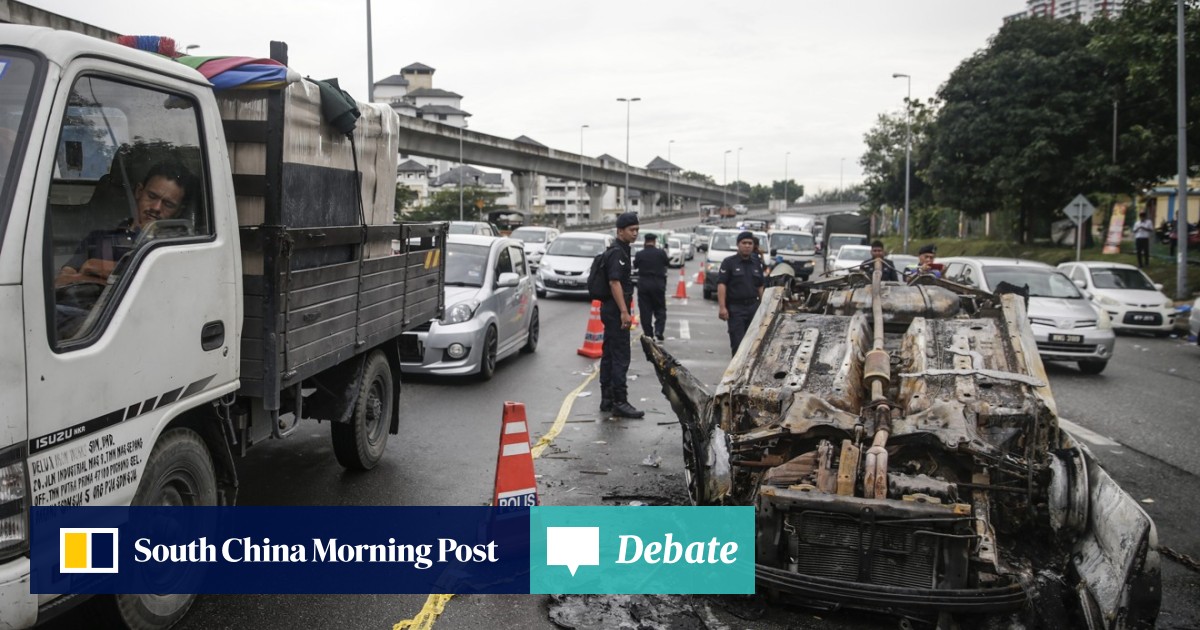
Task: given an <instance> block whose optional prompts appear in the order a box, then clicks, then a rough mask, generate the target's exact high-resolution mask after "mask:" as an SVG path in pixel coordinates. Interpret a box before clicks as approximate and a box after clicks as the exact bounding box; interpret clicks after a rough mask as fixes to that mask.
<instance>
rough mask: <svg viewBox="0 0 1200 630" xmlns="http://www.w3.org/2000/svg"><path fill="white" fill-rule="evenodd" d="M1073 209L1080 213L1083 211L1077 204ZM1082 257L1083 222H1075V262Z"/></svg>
mask: <svg viewBox="0 0 1200 630" xmlns="http://www.w3.org/2000/svg"><path fill="white" fill-rule="evenodd" d="M1075 207H1076V208H1078V209H1079V210H1080V211H1082V210H1083V208H1082V207H1080V205H1079V204H1075ZM1082 255H1083V221H1076V222H1075V262H1079V258H1080V257H1081V256H1082Z"/></svg>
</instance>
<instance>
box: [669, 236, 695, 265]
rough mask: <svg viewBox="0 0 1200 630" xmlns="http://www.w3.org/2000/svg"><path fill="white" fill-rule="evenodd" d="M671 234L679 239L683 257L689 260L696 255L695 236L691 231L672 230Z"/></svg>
mask: <svg viewBox="0 0 1200 630" xmlns="http://www.w3.org/2000/svg"><path fill="white" fill-rule="evenodd" d="M671 236H673V237H675V238H677V239H679V244H680V245H682V246H683V259H684V260H691V259H693V258H695V257H696V238H695V236H696V235H695V234H692V233H691V232H672V233H671Z"/></svg>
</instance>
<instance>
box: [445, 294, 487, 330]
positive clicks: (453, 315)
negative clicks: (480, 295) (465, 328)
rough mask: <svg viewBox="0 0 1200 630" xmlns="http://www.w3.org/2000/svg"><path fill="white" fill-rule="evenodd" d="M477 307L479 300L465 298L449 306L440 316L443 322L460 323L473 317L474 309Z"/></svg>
mask: <svg viewBox="0 0 1200 630" xmlns="http://www.w3.org/2000/svg"><path fill="white" fill-rule="evenodd" d="M478 308H479V300H467V301H466V302H459V303H458V304H455V305H454V306H451V307H450V309H449V310H447V311H446V315H445V317H443V318H442V323H443V324H447V325H449V324H461V323H463V322H465V321H470V319H471V318H472V317H475V309H478Z"/></svg>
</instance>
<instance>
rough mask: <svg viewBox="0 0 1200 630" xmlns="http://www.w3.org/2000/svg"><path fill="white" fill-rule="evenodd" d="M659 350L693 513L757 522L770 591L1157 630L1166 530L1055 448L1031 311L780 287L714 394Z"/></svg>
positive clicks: (910, 293)
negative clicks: (726, 512) (728, 511)
mask: <svg viewBox="0 0 1200 630" xmlns="http://www.w3.org/2000/svg"><path fill="white" fill-rule="evenodd" d="M872 276H873V277H872ZM642 344H643V348H644V350H645V352H646V356H647V358H648V359H649V360H650V361H651V362H652V363H653V364H654V366H655V370H656V372H657V374H658V378H659V381H660V382H661V383H662V386H663V391H664V393H665V394H666V395H667V398H668V399H669V400H670V402H671V405H672V407H673V408H674V410H675V412H676V414H677V415H678V417H679V421H680V423H681V424H682V428H683V449H684V460H685V464H686V467H687V471H686V472H687V480H688V492H689V494H690V495H691V500H692V501H693V502H694V503H696V504H702V505H712V504H730V505H753V506H754V507H755V510H756V524H757V538H756V566H757V571H756V573H757V581H758V585H759V589H760V591H762V592H765V593H768V594H772V595H778V596H780V597H783V598H786V599H787V600H788V601H792V602H797V603H801V604H811V605H818V606H823V607H842V606H844V607H850V608H859V609H866V610H873V611H879V612H884V613H889V614H894V615H899V616H901V617H904V618H909V619H916V620H921V621H924V622H926V623H931V624H937V626H938V627H946V628H949V627H956V625H959V624H964V625H963V626H962V627H981V626H984V625H990V624H992V623H998V624H1001V625H1004V626H1011V625H1013V624H1014V623H1015V624H1018V627H1020V626H1023V627H1027V628H1035V627H1041V628H1088V629H1098V628H1107V629H1111V628H1142V627H1146V628H1149V627H1153V625H1154V622H1155V619H1156V617H1157V615H1158V609H1159V601H1160V575H1159V562H1160V559H1159V554H1158V552H1157V550H1156V545H1157V534H1156V532H1155V528H1154V524H1153V522H1152V521H1151V520H1150V518H1149V517H1148V516H1147V515H1146V514H1145V512H1143V511H1142V509H1141V508H1140V506H1139V505H1138V504H1137V503H1136V501H1134V500H1133V499H1132V498H1131V497H1130V496H1128V495H1127V494H1126V493H1125V492H1124V491H1123V490H1121V488H1120V487H1119V486H1117V484H1116V483H1115V482H1114V481H1113V480H1112V478H1110V477H1109V476H1108V474H1107V473H1106V472H1105V471H1104V470H1103V469H1102V468H1100V466H1099V465H1098V464H1097V462H1096V460H1095V458H1094V457H1093V456H1092V455H1091V453H1090V452H1088V450H1087V449H1086V447H1084V446H1083V445H1082V444H1079V443H1078V442H1076V441H1074V440H1073V439H1072V438H1071V436H1070V435H1068V434H1067V433H1066V432H1065V431H1063V430H1062V429H1060V427H1059V421H1058V416H1057V409H1056V405H1055V402H1054V397H1053V395H1052V394H1051V391H1050V387H1049V385H1048V380H1047V377H1046V374H1045V371H1044V368H1043V366H1042V363H1041V360H1040V359H1039V358H1038V353H1037V348H1036V345H1035V343H1034V340H1033V337H1032V334H1031V332H1030V329H1029V326H1028V324H1027V319H1026V315H1025V304H1024V301H1023V298H1022V296H1021V295H1018V294H1011V293H1010V294H1003V295H992V294H990V293H983V292H980V291H977V290H974V289H971V288H968V287H963V286H959V285H955V284H953V283H949V282H946V281H942V280H939V279H935V278H933V277H931V276H918V277H917V278H915V279H913V280H911V281H910V283H897V282H880V280H879V271H878V270H876V272H875V273H873V274H871V275H870V276H868V275H867V274H866V273H861V272H854V273H851V274H850V275H848V276H846V277H844V278H839V279H836V280H829V281H824V282H815V283H809V282H804V283H801V282H794V283H791V284H789V285H786V286H783V287H776V288H770V289H768V290H767V291H766V293H765V294H764V296H763V303H762V306H761V307H760V309H759V311H758V314H757V316H756V318H755V320H754V322H753V323H752V324H751V327H750V330H749V332H748V333H747V336H746V340H745V341H744V342H743V344H742V346H741V348H740V349H739V351H738V352H737V354H736V355H735V356H734V358H733V360H732V361H731V362H730V364H729V367H728V368H727V369H726V371H725V374H724V376H723V377H722V380H721V382H720V384H719V385H718V386H717V388H716V391H715V392H709V391H707V390H706V388H705V387H704V385H703V384H702V383H700V382H699V381H698V380H697V379H695V378H694V377H693V376H692V375H691V374H690V373H689V372H688V371H687V369H686V368H684V367H683V366H682V365H680V364H679V363H678V362H677V361H676V360H675V359H674V358H673V357H672V356H671V355H670V354H669V353H668V352H667V351H666V350H664V349H663V348H662V347H661V346H659V345H658V344H656V343H655V342H654V341H653V340H652V339H650V338H649V337H643V338H642Z"/></svg>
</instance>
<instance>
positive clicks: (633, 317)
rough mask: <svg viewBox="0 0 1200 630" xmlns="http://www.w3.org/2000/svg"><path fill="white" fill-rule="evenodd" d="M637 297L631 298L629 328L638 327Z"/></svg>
mask: <svg viewBox="0 0 1200 630" xmlns="http://www.w3.org/2000/svg"><path fill="white" fill-rule="evenodd" d="M637 314H638V312H637V297H636V296H634V297H633V298H631V299H630V300H629V329H630V330H633V329H634V328H637V327H638V317H637Z"/></svg>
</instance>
